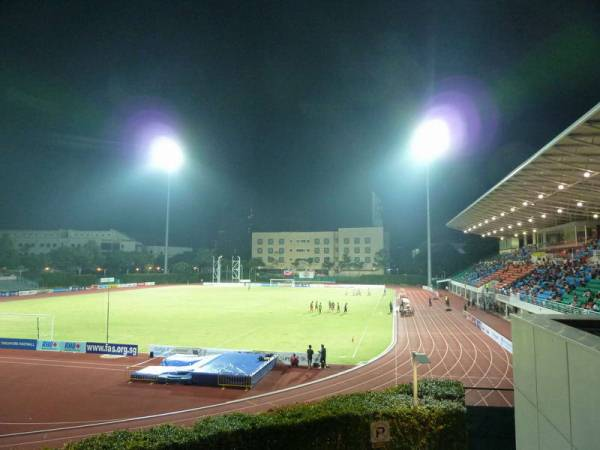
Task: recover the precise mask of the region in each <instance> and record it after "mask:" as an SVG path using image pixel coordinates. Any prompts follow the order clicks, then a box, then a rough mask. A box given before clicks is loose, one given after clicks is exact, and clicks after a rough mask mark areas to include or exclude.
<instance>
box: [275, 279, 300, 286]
mask: <svg viewBox="0 0 600 450" xmlns="http://www.w3.org/2000/svg"><path fill="white" fill-rule="evenodd" d="M269 284H270V285H271V286H279V287H280V286H287V287H294V286H296V282H295V280H293V279H288V278H271V280H270V282H269Z"/></svg>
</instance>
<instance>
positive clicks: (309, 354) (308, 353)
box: [306, 345, 315, 369]
mask: <svg viewBox="0 0 600 450" xmlns="http://www.w3.org/2000/svg"><path fill="white" fill-rule="evenodd" d="M313 353H315V351H314V350H313V349H312V345H309V346H308V348H307V349H306V359H307V360H308V368H309V369H310V368H311V367H312V357H313Z"/></svg>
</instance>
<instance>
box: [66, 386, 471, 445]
mask: <svg viewBox="0 0 600 450" xmlns="http://www.w3.org/2000/svg"><path fill="white" fill-rule="evenodd" d="M421 387H422V389H419V396H420V397H421V404H420V405H419V407H418V408H413V407H412V406H411V396H410V395H408V393H409V392H411V387H410V385H400V386H397V387H394V388H391V389H388V390H386V391H382V392H365V393H357V394H349V395H340V396H335V397H330V398H327V399H325V400H322V401H320V402H317V403H311V404H296V405H293V406H288V407H284V408H280V409H275V410H271V411H268V412H265V413H260V414H255V415H252V414H241V413H233V414H227V415H223V416H214V417H207V418H204V419H201V420H199V421H198V422H196V424H195V425H194V426H193V427H191V428H185V427H178V426H173V425H162V426H159V427H155V428H151V429H148V430H142V431H117V432H114V433H112V434H105V435H99V436H95V437H92V438H88V439H86V440H84V441H81V442H77V443H72V444H67V446H66V448H67V449H71V450H75V449H77V450H79V449H81V450H109V449H128V450H133V449H214V448H219V449H244V450H246V449H257V450H258V449H260V450H264V449H298V450H301V449H302V450H304V449H357V450H358V449H361V450H362V449H367V448H371V443H370V424H371V422H372V421H374V420H388V421H389V422H390V429H391V435H392V441H391V442H389V443H388V444H387V445H386V446H385V447H384V448H387V449H407V450H408V449H449V450H451V449H465V448H466V447H467V439H466V425H465V423H466V409H465V406H464V390H463V387H462V385H461V384H459V383H457V382H454V381H445V380H440V381H438V380H424V381H423V382H422V383H421Z"/></svg>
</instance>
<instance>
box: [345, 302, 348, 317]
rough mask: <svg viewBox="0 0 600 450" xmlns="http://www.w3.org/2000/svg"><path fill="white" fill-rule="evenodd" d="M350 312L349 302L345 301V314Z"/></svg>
mask: <svg viewBox="0 0 600 450" xmlns="http://www.w3.org/2000/svg"><path fill="white" fill-rule="evenodd" d="M347 312H348V302H346V303H344V314H346V313H347Z"/></svg>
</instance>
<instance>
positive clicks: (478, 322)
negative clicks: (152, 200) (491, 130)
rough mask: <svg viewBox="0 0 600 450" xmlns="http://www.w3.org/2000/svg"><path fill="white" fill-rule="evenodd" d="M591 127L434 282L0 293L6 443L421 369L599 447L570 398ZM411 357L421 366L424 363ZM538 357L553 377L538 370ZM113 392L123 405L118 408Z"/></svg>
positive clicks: (585, 302) (474, 401)
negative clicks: (324, 355) (483, 245)
mask: <svg viewBox="0 0 600 450" xmlns="http://www.w3.org/2000/svg"><path fill="white" fill-rule="evenodd" d="M599 124H600V105H597V106H596V107H595V108H593V109H592V110H591V111H589V112H588V113H586V114H585V115H584V116H582V117H581V118H580V119H579V120H577V121H576V122H575V123H574V124H573V125H572V126H570V127H569V128H567V129H566V130H565V131H564V132H562V133H561V134H560V135H559V136H558V137H557V138H555V139H553V140H552V141H551V142H550V143H549V144H548V145H546V146H545V147H544V148H542V149H541V150H540V151H539V152H537V153H536V154H534V155H533V156H532V157H531V158H530V159H528V160H527V161H526V162H524V163H523V164H522V165H521V166H520V167H518V168H517V169H515V170H514V171H513V172H512V173H511V174H509V175H508V176H507V177H506V178H505V179H504V180H502V181H501V182H500V183H499V184H498V185H497V186H495V187H494V188H493V189H492V190H491V191H489V192H488V193H486V194H484V195H483V196H482V197H481V198H480V199H478V200H477V201H476V202H475V203H474V204H472V205H470V206H469V207H467V208H466V209H465V210H464V211H462V212H461V213H460V214H459V215H457V216H456V217H455V218H454V219H452V220H451V221H450V222H449V223H448V226H449V227H452V228H456V229H459V230H461V231H463V232H464V233H477V234H479V235H480V236H481V238H482V239H483V238H485V239H494V238H496V239H497V240H498V243H499V253H498V255H497V256H495V257H493V258H489V259H487V260H485V261H480V262H478V263H477V264H475V265H474V266H472V267H469V268H467V269H465V270H464V271H462V272H461V273H459V274H457V275H455V276H452V277H450V278H448V279H444V280H437V283H436V288H435V289H432V288H429V287H427V286H424V287H409V286H393V285H387V286H386V285H374V284H363V285H359V284H340V283H335V282H332V281H322V280H321V281H320V280H319V279H318V277H315V276H314V273H311V274H310V276H312V278H302V279H299V278H297V277H294V276H293V275H291V276H290V274H289V273H288V276H287V277H283V278H274V279H270V280H269V281H268V282H266V281H265V282H255V281H250V280H242V279H238V280H234V281H231V282H220V281H217V280H218V279H220V278H221V277H220V274H214V276H213V279H214V280H215V281H214V282H206V283H203V284H191V285H190V284H188V285H167V286H163V285H156V284H155V282H144V283H137V284H136V283H121V284H119V283H117V282H116V280H115V279H114V278H104V279H101V280H99V281H100V282H101V284H95V285H91V286H84V287H77V288H74V287H70V288H68V289H65V288H64V287H63V288H58V289H46V290H41V289H38V290H35V289H33V290H32V289H29V290H21V291H4V292H3V301H2V302H0V320H1V322H2V328H1V329H2V339H1V341H2V342H1V345H2V348H3V349H5V350H2V351H1V354H0V358H1V360H2V365H1V367H0V373H2V378H3V379H4V380H6V379H11V380H14V383H13V384H12V385H11V386H12V387H11V392H10V394H7V395H5V397H4V405H5V406H6V407H5V408H4V411H5V412H4V413H3V417H2V423H1V425H0V429H1V430H2V433H1V436H0V439H1V440H0V445H1V446H2V447H3V448H7V447H12V446H19V448H35V447H37V446H40V445H43V446H56V445H61V444H63V443H65V442H69V441H71V440H79V439H82V438H85V437H87V436H90V435H94V434H98V433H102V432H106V431H112V430H119V429H130V430H131V429H146V428H148V427H150V426H154V425H157V424H161V423H169V424H178V425H188V424H193V423H195V422H196V421H197V420H198V419H200V418H203V417H206V416H210V415H214V414H219V415H220V414H225V413H228V412H260V411H265V410H270V409H272V408H274V407H278V406H281V405H287V404H295V403H298V402H300V403H305V402H310V401H316V400H322V399H323V398H327V397H330V396H332V395H340V394H348V393H354V392H363V391H372V390H385V389H387V388H390V387H394V386H397V385H399V384H402V383H410V382H411V381H412V377H413V375H414V374H415V373H418V376H419V377H420V378H440V379H448V380H455V381H459V382H460V383H461V384H462V385H463V386H464V389H465V397H464V401H465V403H466V405H467V406H468V407H469V408H474V409H473V410H474V411H477V408H480V409H486V408H487V409H488V410H489V411H495V414H499V413H498V411H510V414H512V407H513V406H515V407H516V410H515V417H516V436H517V439H516V442H517V444H521V443H522V442H531V441H532V440H535V439H539V442H540V445H541V447H542V448H548V447H547V445H548V442H547V441H544V439H547V438H546V437H545V436H546V435H545V434H544V433H543V432H542V431H541V430H542V428H541V427H542V426H544V425H543V424H542V423H540V422H538V415H539V417H544V420H548V421H549V423H550V425H547V426H557V427H559V426H560V425H561V424H553V423H552V422H550V421H551V420H552V419H551V418H552V417H554V416H553V415H557V414H568V415H567V416H566V417H563V418H562V420H566V421H577V426H573V431H572V437H571V439H572V441H571V443H575V442H577V445H576V446H577V448H592V447H593V443H592V442H591V441H589V440H588V439H589V436H591V435H592V434H590V433H591V429H590V428H589V427H592V426H593V424H592V422H593V420H591V418H593V417H594V414H593V413H592V411H591V410H586V409H585V408H586V406H585V405H594V404H595V403H594V402H593V401H592V400H590V402H582V403H573V402H576V399H581V396H582V395H585V396H592V395H596V394H593V392H595V391H594V390H593V389H592V390H591V391H590V390H589V389H586V390H585V391H586V392H585V393H580V392H578V389H579V388H578V383H579V381H581V383H583V378H581V377H585V376H586V375H585V370H584V369H585V368H584V367H581V366H580V365H579V364H581V361H580V360H577V359H575V360H573V359H572V358H571V357H570V358H566V353H567V352H568V353H569V355H572V354H575V352H576V351H579V352H581V351H587V352H591V354H590V356H587V357H585V360H584V362H585V365H586V366H587V365H589V364H598V361H600V359H598V358H597V357H596V356H593V355H595V354H596V353H595V352H597V347H594V345H595V340H596V339H597V336H594V334H593V333H594V331H593V330H594V329H595V327H596V326H597V325H596V324H597V323H598V317H600V312H598V307H597V306H598V305H599V304H600V300H597V299H596V297H597V296H596V294H597V293H598V292H600V289H599V288H598V283H600V282H599V281H598V277H599V273H598V271H597V268H596V267H597V266H596V262H595V261H596V258H597V257H598V254H599V253H600V250H599V249H598V247H597V245H598V244H597V242H599V240H598V239H599V236H598V225H597V223H598V222H597V219H598V211H600V204H599V203H598V201H597V195H596V188H595V183H594V182H595V176H596V174H597V173H600V163H599V161H600V159H598V157H597V151H596V150H597V148H598V146H597V142H598V139H599V138H600V125H599ZM542 181H543V182H542ZM534 184H535V185H536V189H535V190H532V189H531V186H532V185H534ZM580 203H581V204H584V205H585V207H582V206H580ZM509 230H511V231H509ZM512 230H514V231H515V233H512ZM215 267H217V266H215ZM302 274H303V276H306V274H305V273H302ZM238 276H239V275H238ZM561 283H564V284H561ZM323 303H327V309H326V310H325V311H323V310H322V304H323ZM340 304H342V305H343V307H342V308H340ZM544 321H546V322H549V323H551V324H555V325H554V326H551V325H547V324H545V322H544ZM511 323H512V325H513V326H512V327H511ZM570 323H573V325H569V324H570ZM515 324H516V325H518V327H517V328H515ZM556 324H558V325H560V327H561V328H560V329H559V328H557V327H558V325H556ZM542 326H547V327H549V328H548V329H547V330H545V331H542V329H541V328H539V327H542ZM536 327H538V328H539V329H538V328H536ZM511 328H512V332H511ZM515 332H518V334H516V335H515ZM590 332H591V333H592V334H590ZM527 333H533V341H534V342H535V347H534V348H533V349H532V346H531V336H528V335H527ZM549 333H552V336H553V337H552V336H550V334H549ZM569 333H570V334H569ZM574 333H580V334H582V335H584V337H583V338H581V337H573V336H572V334H574ZM560 339H562V340H564V341H563V343H562V344H560V343H558V342H557V341H558V340H560ZM311 343H312V345H313V346H314V347H315V349H316V350H318V348H319V347H318V346H319V345H321V344H322V343H323V344H325V345H326V347H327V348H328V349H329V354H330V355H331V356H330V357H329V358H328V360H327V363H326V364H327V367H326V368H325V369H320V368H314V370H307V369H308V368H307V360H306V346H307V345H309V344H311ZM561 345H562V346H563V347H562V348H563V352H564V354H563V358H564V360H562V359H560V358H561V356H560V353H558V350H559V348H560V346H561ZM573 346H576V347H581V346H585V347H586V348H585V349H584V350H582V349H580V348H579V349H577V350H576V349H575V348H571V347H573ZM513 351H514V353H513ZM414 352H418V354H423V355H425V356H426V358H425V363H424V364H422V365H419V364H417V362H415V353H414ZM292 354H295V355H297V356H298V357H299V361H298V363H299V364H298V366H299V367H297V368H294V367H291V365H290V358H291V355H292ZM244 358H246V359H244ZM594 358H595V359H594ZM318 359H319V356H315V360H318ZM532 360H533V361H534V364H535V367H542V368H547V369H548V371H546V370H543V369H542V370H534V371H533V372H528V371H527V368H528V366H530V365H531V364H532ZM219 361H221V362H220V363H218V362H219ZM244 361H246V362H244ZM217 363H218V364H217ZM513 364H514V367H515V373H514V376H513ZM550 370H551V371H561V370H562V371H563V372H565V373H568V378H569V382H568V385H567V384H565V385H563V386H557V385H556V383H553V382H552V381H551V380H550V379H548V373H549V371H550ZM531 373H535V381H534V382H535V384H536V385H537V388H536V392H537V393H538V394H537V395H538V397H537V399H538V400H537V401H538V403H532V398H531V396H532V393H531V390H530V389H531V387H530V386H531V383H532V380H531ZM211 374H214V375H211ZM578 377H579V378H580V380H578ZM50 386H51V387H52V388H51V389H49V387H50ZM90 386H93V387H94V388H93V389H90ZM219 388H220V389H219ZM543 389H552V390H553V391H554V392H559V391H560V390H561V389H562V390H563V391H564V390H566V391H564V392H565V393H564V396H563V397H561V400H560V401H561V402H566V404H567V405H570V409H567V410H568V411H570V413H564V410H562V409H561V410H556V409H553V408H556V407H557V406H558V404H552V403H551V404H548V403H545V402H544V401H543V399H544V397H543V396H542V394H541V392H542V390H543ZM547 395H548V396H549V397H550V396H551V394H549V393H548V394H547ZM29 396H34V397H35V399H36V401H35V403H31V402H27V401H25V399H26V398H28V397H29ZM115 396H117V397H119V398H122V399H127V401H125V402H123V401H119V402H117V403H113V399H114V398H115ZM533 400H534V401H535V398H534V399H533ZM557 401H558V400H557ZM40 405H45V407H40ZM591 407H593V406H591ZM559 411H563V412H559ZM498 417H501V416H500V415H499V416H498ZM546 417H548V419H546ZM586 418H587V419H586ZM496 420H498V419H496ZM590 420H591V421H590ZM532 423H539V425H538V426H532ZM562 423H564V422H562ZM538 427H539V428H538ZM475 434H476V433H475ZM509 434H510V433H509ZM488 438H489V436H488ZM509 438H510V436H509ZM502 439H506V436H504V437H500V438H498V437H497V442H503V441H502ZM505 443H506V442H505ZM564 444H565V445H567V441H565V442H564ZM508 445H509V446H510V444H508ZM569 445H570V444H569ZM573 445H575V444H573ZM519 447H520V445H519ZM523 448H524V447H523Z"/></svg>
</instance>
